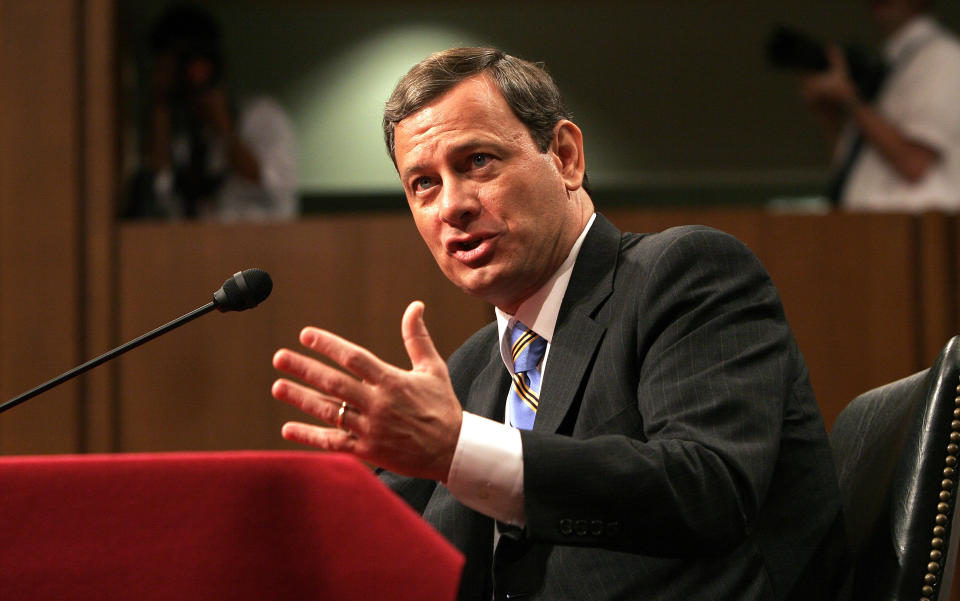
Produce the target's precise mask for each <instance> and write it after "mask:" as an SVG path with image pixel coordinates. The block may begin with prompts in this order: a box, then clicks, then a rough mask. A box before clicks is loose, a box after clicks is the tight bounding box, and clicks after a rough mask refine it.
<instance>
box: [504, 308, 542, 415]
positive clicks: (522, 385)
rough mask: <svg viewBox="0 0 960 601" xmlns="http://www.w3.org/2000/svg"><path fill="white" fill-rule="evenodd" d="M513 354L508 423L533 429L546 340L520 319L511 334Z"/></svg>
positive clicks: (538, 399)
mask: <svg viewBox="0 0 960 601" xmlns="http://www.w3.org/2000/svg"><path fill="white" fill-rule="evenodd" d="M510 340H511V347H510V354H511V355H512V356H513V371H514V374H513V385H512V386H511V387H510V394H509V395H508V396H507V417H508V420H509V422H508V423H509V424H510V425H511V426H513V427H514V428H519V429H521V430H530V429H531V428H533V421H534V419H536V417H537V407H538V406H539V405H540V368H539V365H540V361H541V360H542V359H543V354H544V352H545V351H546V350H547V341H546V340H544V339H543V338H541V337H540V336H538V335H537V334H536V333H535V332H534V331H533V330H531V329H529V328H528V327H527V326H525V325H523V324H522V323H520V322H519V321H518V322H517V325H515V326H514V328H513V332H512V333H511V334H510Z"/></svg>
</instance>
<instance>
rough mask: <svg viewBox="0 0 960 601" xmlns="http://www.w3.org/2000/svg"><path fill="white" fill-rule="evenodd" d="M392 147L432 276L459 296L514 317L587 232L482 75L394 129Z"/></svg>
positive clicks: (554, 172) (553, 167) (555, 167)
mask: <svg viewBox="0 0 960 601" xmlns="http://www.w3.org/2000/svg"><path fill="white" fill-rule="evenodd" d="M394 139H395V148H396V160H397V169H398V171H399V173H400V179H401V182H402V183H403V189H404V191H405V192H406V196H407V202H408V203H409V205H410V210H411V212H412V213H413V218H414V221H415V222H416V224H417V229H419V230H420V235H421V236H422V237H423V239H424V241H425V242H426V243H427V246H428V247H429V248H430V252H432V253H433V256H434V259H436V261H437V264H438V265H439V266H440V269H441V270H443V273H444V274H445V275H446V276H447V278H448V279H449V280H450V281H452V282H453V283H454V284H456V285H457V286H459V287H460V288H461V289H463V290H464V291H465V292H466V293H468V294H470V295H472V296H476V297H479V298H481V299H483V300H486V301H487V302H490V303H493V304H495V305H497V306H498V307H500V308H501V309H503V310H505V311H507V312H510V313H514V312H515V311H516V309H517V307H518V306H519V304H520V303H521V302H522V301H523V300H524V299H526V298H527V297H528V296H530V295H531V294H532V293H533V292H535V291H536V290H537V289H538V288H539V287H540V286H541V285H542V284H543V283H544V282H546V280H547V279H548V278H549V277H550V275H552V273H553V272H554V271H555V270H556V269H557V267H559V265H560V263H562V262H563V260H564V259H565V258H566V255H567V253H568V252H569V249H570V246H571V244H572V242H573V240H575V239H576V237H577V236H578V235H579V233H580V231H581V230H582V228H583V225H584V223H585V219H584V218H583V215H582V214H583V211H582V205H580V204H578V203H577V202H576V201H575V200H574V198H572V197H571V195H569V194H568V190H567V186H566V185H565V184H564V181H563V179H562V177H561V173H560V168H561V160H560V158H559V156H558V153H557V152H556V151H555V149H554V148H550V149H548V150H547V152H545V153H544V152H540V150H539V149H538V148H537V146H536V144H535V143H534V141H533V138H531V137H530V133H529V132H528V130H527V128H526V126H524V124H523V123H522V122H521V121H520V120H519V119H518V118H517V117H516V116H515V115H514V114H513V111H512V110H511V109H510V107H509V105H507V102H506V100H504V98H503V96H502V95H501V93H500V91H499V89H498V88H497V86H496V84H494V83H493V82H492V81H491V80H489V79H487V77H485V76H483V75H480V76H476V77H472V78H470V79H467V80H464V81H463V82H461V83H460V84H458V85H457V86H456V87H454V88H453V89H451V90H450V91H449V92H447V93H446V94H445V95H443V96H441V97H440V98H438V99H437V100H435V101H434V102H433V103H431V104H429V105H427V106H425V107H424V108H422V109H421V110H419V111H417V112H416V113H413V114H412V115H410V116H408V117H407V118H405V119H404V120H402V121H401V122H400V123H398V124H397V126H396V129H395V135H394ZM587 216H589V214H588V215H587Z"/></svg>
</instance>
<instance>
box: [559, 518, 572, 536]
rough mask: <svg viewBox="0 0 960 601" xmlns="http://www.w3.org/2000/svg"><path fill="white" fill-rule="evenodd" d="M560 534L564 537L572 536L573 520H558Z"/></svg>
mask: <svg viewBox="0 0 960 601" xmlns="http://www.w3.org/2000/svg"><path fill="white" fill-rule="evenodd" d="M560 534H562V535H564V536H570V535H571V534H573V520H570V519H567V518H564V519H562V520H560Z"/></svg>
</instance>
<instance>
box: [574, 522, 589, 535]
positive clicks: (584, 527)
mask: <svg viewBox="0 0 960 601" xmlns="http://www.w3.org/2000/svg"><path fill="white" fill-rule="evenodd" d="M573 527H574V531H575V532H576V533H577V536H586V534H587V532H589V531H590V529H589V524H588V523H587V520H577V521H576V523H575V524H574V526H573Z"/></svg>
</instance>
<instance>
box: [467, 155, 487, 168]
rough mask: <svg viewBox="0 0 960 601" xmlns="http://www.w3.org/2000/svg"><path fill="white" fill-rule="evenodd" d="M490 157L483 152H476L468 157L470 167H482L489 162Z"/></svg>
mask: <svg viewBox="0 0 960 601" xmlns="http://www.w3.org/2000/svg"><path fill="white" fill-rule="evenodd" d="M491 158H492V157H491V156H490V155H489V154H486V153H483V152H476V153H474V154H471V155H470V165H471V166H473V167H483V166H485V165H486V164H487V163H489V162H490V159H491Z"/></svg>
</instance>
